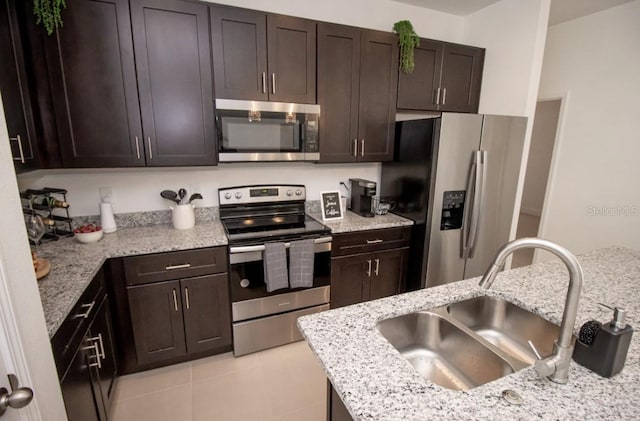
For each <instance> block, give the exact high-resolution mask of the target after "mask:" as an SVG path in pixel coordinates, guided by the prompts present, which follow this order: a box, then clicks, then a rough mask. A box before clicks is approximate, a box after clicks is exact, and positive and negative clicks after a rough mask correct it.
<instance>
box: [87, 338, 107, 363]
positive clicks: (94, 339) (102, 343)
mask: <svg viewBox="0 0 640 421" xmlns="http://www.w3.org/2000/svg"><path fill="white" fill-rule="evenodd" d="M87 340H88V341H93V342H97V343H99V344H100V349H99V350H98V356H99V357H100V358H102V359H103V360H104V359H105V354H104V342H103V341H102V333H98V336H94V337H93V338H87Z"/></svg>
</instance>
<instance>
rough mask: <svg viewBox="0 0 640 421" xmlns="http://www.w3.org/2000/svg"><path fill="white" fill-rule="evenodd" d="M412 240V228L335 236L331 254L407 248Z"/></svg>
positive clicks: (339, 254) (343, 254)
mask: <svg viewBox="0 0 640 421" xmlns="http://www.w3.org/2000/svg"><path fill="white" fill-rule="evenodd" d="M410 239H411V227H402V228H386V229H379V230H368V231H358V232H355V233H344V234H334V235H333V241H332V245H331V248H332V252H331V254H332V256H346V255H350V254H358V253H368V252H372V251H379V250H389V249H394V248H399V247H405V246H408V245H409V241H410Z"/></svg>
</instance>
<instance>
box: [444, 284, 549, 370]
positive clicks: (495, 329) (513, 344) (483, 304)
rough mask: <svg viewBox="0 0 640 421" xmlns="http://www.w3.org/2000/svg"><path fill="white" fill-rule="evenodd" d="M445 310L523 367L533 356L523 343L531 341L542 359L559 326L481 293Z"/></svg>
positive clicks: (534, 357) (547, 354)
mask: <svg viewBox="0 0 640 421" xmlns="http://www.w3.org/2000/svg"><path fill="white" fill-rule="evenodd" d="M446 309H447V312H448V313H449V314H450V315H451V316H452V317H453V318H455V319H456V320H458V321H460V322H462V323H463V324H464V325H465V326H467V327H468V328H469V329H471V330H473V331H474V332H475V333H476V334H478V335H480V336H482V337H483V338H484V339H486V340H487V341H489V342H491V344H492V345H494V346H496V347H497V348H498V349H500V350H501V351H503V352H505V353H507V354H508V355H509V356H510V357H512V358H515V359H517V360H519V361H521V362H523V363H524V364H526V365H527V366H529V365H532V364H533V363H534V362H535V361H536V356H535V354H534V353H533V351H532V350H531V348H530V347H529V345H528V344H527V341H529V340H530V341H531V342H533V344H534V345H535V346H536V348H537V349H538V352H540V355H541V356H542V358H545V357H548V356H549V355H551V353H552V352H553V341H554V340H555V339H556V338H557V337H558V333H559V331H560V327H559V326H557V325H554V324H553V323H551V322H549V321H547V320H545V319H543V318H542V317H540V316H538V315H536V314H533V313H531V312H530V311H527V310H524V309H522V308H520V307H518V306H517V305H515V304H513V303H511V302H509V301H506V300H503V299H500V298H494V297H488V296H481V297H477V298H472V299H470V300H465V301H459V302H457V303H452V304H449V305H448V306H447V307H446Z"/></svg>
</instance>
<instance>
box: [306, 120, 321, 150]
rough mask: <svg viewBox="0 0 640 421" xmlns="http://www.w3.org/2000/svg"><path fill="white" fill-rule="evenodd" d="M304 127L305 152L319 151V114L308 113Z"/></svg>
mask: <svg viewBox="0 0 640 421" xmlns="http://www.w3.org/2000/svg"><path fill="white" fill-rule="evenodd" d="M304 128H305V136H304V152H319V147H318V115H317V114H307V117H306V122H305V125H304Z"/></svg>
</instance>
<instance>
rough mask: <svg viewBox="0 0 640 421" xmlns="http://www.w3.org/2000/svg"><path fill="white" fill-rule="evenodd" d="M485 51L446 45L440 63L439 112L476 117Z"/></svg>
mask: <svg viewBox="0 0 640 421" xmlns="http://www.w3.org/2000/svg"><path fill="white" fill-rule="evenodd" d="M483 63H484V49H482V48H475V47H468V46H464V45H455V44H446V45H445V47H444V57H443V61H442V82H441V84H440V86H441V87H442V96H441V97H440V110H441V111H456V112H466V113H475V112H477V111H478V103H479V102H480V85H481V84H482V68H483Z"/></svg>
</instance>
